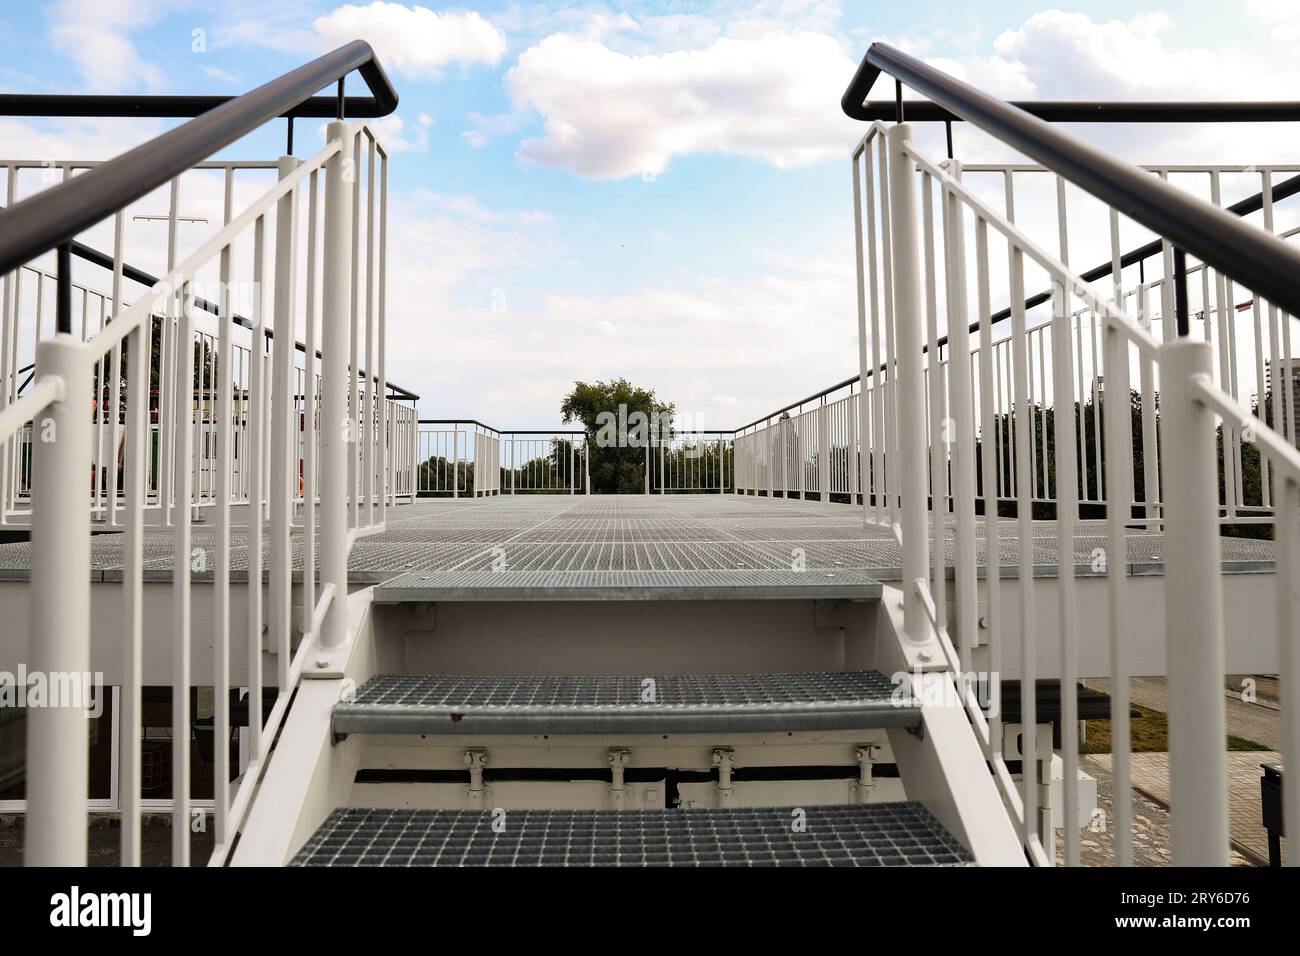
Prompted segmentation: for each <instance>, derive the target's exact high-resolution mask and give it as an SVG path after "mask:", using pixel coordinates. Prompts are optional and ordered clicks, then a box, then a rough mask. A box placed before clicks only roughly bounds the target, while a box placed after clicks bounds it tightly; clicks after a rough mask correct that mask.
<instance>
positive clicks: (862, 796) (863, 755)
mask: <svg viewBox="0 0 1300 956" xmlns="http://www.w3.org/2000/svg"><path fill="white" fill-rule="evenodd" d="M879 756H880V745H879V744H861V745H859V746H858V747H855V748H854V750H853V757H854V759H855V760H857V762H858V779H857V781H856V782H855V783H853V784H852V785H851V787H850V789H851V791H852V792H853V794H854V795H855V796H856V797H857V799H858V803H868V802H870V798H871V794H872V792H873V791H874V790H875V789H876V781H875V779H874V778H873V777H872V775H871V765H872V764H873V763H875V762H876V759H877V758H878V757H879Z"/></svg>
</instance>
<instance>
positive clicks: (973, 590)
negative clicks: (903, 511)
mask: <svg viewBox="0 0 1300 956" xmlns="http://www.w3.org/2000/svg"><path fill="white" fill-rule="evenodd" d="M949 172H950V173H951V175H952V177H953V179H955V180H957V181H958V182H960V181H961V163H960V162H959V161H957V160H950V161H949ZM943 203H944V211H943V229H944V236H945V237H946V240H947V241H946V244H945V246H944V260H945V263H946V264H947V270H946V272H947V285H946V289H947V303H948V342H949V345H950V346H951V348H950V350H949V355H950V356H951V357H950V359H949V369H950V372H949V374H950V376H951V378H952V382H951V386H952V393H951V398H950V399H949V402H950V404H951V407H952V415H953V418H954V421H953V422H952V434H951V439H952V440H951V442H950V447H951V448H952V469H953V475H954V478H955V484H956V493H955V494H954V496H953V503H954V511H955V512H956V516H957V521H956V539H955V541H954V546H955V553H954V562H953V583H954V585H955V587H954V594H955V597H956V625H957V642H958V648H959V651H960V655H959V659H960V661H961V665H962V669H963V670H964V671H969V670H971V668H972V666H973V661H972V656H973V654H974V650H975V645H976V643H977V641H976V639H977V632H978V629H979V604H978V602H979V591H978V588H979V582H978V578H977V576H978V574H979V567H978V563H977V558H976V541H975V493H976V492H975V449H976V435H975V406H974V403H973V401H972V394H973V383H972V375H971V363H970V354H971V348H970V320H969V318H968V316H967V314H966V214H965V206H964V205H963V203H962V202H961V200H960V199H959V198H958V196H957V194H956V193H954V192H952V191H951V190H945V191H944V194H943Z"/></svg>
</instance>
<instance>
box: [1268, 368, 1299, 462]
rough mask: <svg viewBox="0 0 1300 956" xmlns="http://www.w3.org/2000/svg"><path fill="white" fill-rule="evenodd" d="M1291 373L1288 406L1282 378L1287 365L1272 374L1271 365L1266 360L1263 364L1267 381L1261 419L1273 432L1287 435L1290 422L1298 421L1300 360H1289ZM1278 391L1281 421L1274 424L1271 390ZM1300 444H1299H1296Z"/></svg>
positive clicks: (1284, 381)
mask: <svg viewBox="0 0 1300 956" xmlns="http://www.w3.org/2000/svg"><path fill="white" fill-rule="evenodd" d="M1289 364H1290V371H1291V395H1290V399H1291V401H1290V404H1289V405H1288V403H1287V397H1288V396H1287V393H1286V379H1285V378H1284V376H1285V374H1286V371H1287V365H1286V364H1282V365H1281V366H1280V367H1279V368H1278V369H1277V370H1276V372H1274V370H1273V368H1272V366H1271V363H1270V362H1269V361H1267V360H1265V362H1264V377H1265V379H1266V380H1267V381H1268V391H1267V392H1266V393H1265V395H1264V408H1263V410H1262V411H1263V418H1264V421H1265V422H1267V423H1268V425H1269V426H1270V427H1271V428H1273V430H1274V431H1277V432H1280V433H1282V434H1284V435H1285V434H1287V433H1288V431H1287V430H1288V429H1289V428H1290V427H1291V422H1293V421H1300V417H1298V416H1300V358H1292V359H1290V360H1289ZM1275 388H1276V389H1278V390H1279V392H1280V396H1281V409H1282V421H1281V422H1279V423H1275V422H1274V421H1273V390H1274V389H1275ZM1297 444H1300V443H1297Z"/></svg>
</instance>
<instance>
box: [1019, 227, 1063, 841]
mask: <svg viewBox="0 0 1300 956" xmlns="http://www.w3.org/2000/svg"><path fill="white" fill-rule="evenodd" d="M1009 260H1010V261H1009V266H1010V269H1009V271H1010V288H1011V338H1010V339H1009V340H1008V346H1009V348H1010V350H1011V356H1010V357H1011V380H1012V392H1013V395H1012V404H1011V432H1012V435H1013V448H1014V454H1015V461H1014V472H1015V478H1016V481H1015V492H1016V519H1017V520H1016V523H1017V526H1018V527H1017V532H1018V536H1019V539H1020V540H1019V541H1018V542H1017V548H1016V550H1017V552H1018V558H1019V562H1018V563H1019V573H1018V575H1017V580H1016V587H1017V590H1018V591H1019V597H1020V730H1021V734H1020V758H1021V777H1022V786H1023V796H1022V799H1023V801H1024V805H1025V819H1024V841H1025V844H1026V845H1027V846H1028V845H1030V844H1032V843H1033V842H1034V841H1035V840H1036V839H1037V840H1039V841H1041V842H1042V844H1043V847H1044V849H1045V850H1046V851H1047V853H1048V856H1049V858H1050V857H1052V856H1053V853H1052V847H1051V842H1050V840H1049V839H1048V837H1049V834H1048V833H1047V832H1045V831H1044V830H1043V829H1042V828H1040V826H1039V823H1040V821H1039V807H1040V806H1041V805H1042V804H1041V802H1040V800H1039V792H1038V788H1039V783H1038V768H1039V760H1040V755H1039V753H1038V700H1037V687H1036V683H1037V678H1038V647H1037V641H1038V628H1037V626H1036V620H1035V617H1034V504H1033V483H1032V481H1031V480H1030V475H1029V456H1030V453H1031V450H1032V446H1031V444H1030V440H1029V431H1030V429H1031V428H1032V427H1033V417H1032V416H1033V411H1032V409H1031V408H1030V407H1029V355H1028V352H1029V341H1028V336H1027V335H1026V334H1025V267H1024V252H1023V251H1022V250H1021V248H1020V247H1019V246H1018V245H1013V246H1012V248H1011V251H1010V256H1009ZM1049 759H1050V758H1049ZM1049 822H1050V820H1049Z"/></svg>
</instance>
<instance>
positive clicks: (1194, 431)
mask: <svg viewBox="0 0 1300 956" xmlns="http://www.w3.org/2000/svg"><path fill="white" fill-rule="evenodd" d="M1160 367H1161V369H1162V371H1163V374H1162V375H1161V384H1162V385H1163V394H1162V395H1161V402H1160V406H1161V408H1160V411H1161V416H1162V418H1163V422H1162V424H1163V426H1164V434H1165V436H1166V438H1165V441H1163V442H1161V446H1160V452H1161V455H1162V458H1163V460H1162V461H1161V463H1160V464H1161V469H1160V470H1161V474H1162V475H1163V478H1164V504H1165V517H1166V519H1167V520H1166V521H1165V549H1164V551H1165V622H1166V625H1165V626H1166V629H1167V630H1166V634H1167V652H1168V662H1169V663H1168V667H1169V784H1170V790H1169V792H1170V803H1171V805H1172V810H1173V812H1172V815H1171V827H1172V835H1173V850H1174V866H1226V865H1227V863H1228V793H1227V767H1226V757H1225V754H1224V739H1225V734H1226V730H1225V726H1224V725H1225V720H1224V698H1223V674H1224V660H1223V594H1222V590H1221V589H1222V584H1221V581H1220V579H1219V573H1220V568H1219V520H1218V516H1219V489H1218V476H1217V475H1216V473H1215V472H1216V469H1215V466H1214V463H1215V458H1216V455H1217V451H1216V443H1217V438H1216V434H1215V432H1216V428H1215V415H1214V412H1213V411H1211V410H1210V409H1209V408H1208V407H1207V406H1206V405H1203V404H1201V403H1200V402H1199V401H1197V400H1196V398H1195V397H1194V395H1193V394H1192V390H1191V385H1192V381H1193V379H1194V378H1196V377H1197V376H1204V377H1205V378H1206V379H1209V378H1210V375H1211V372H1210V367H1211V366H1210V345H1209V343H1208V342H1197V341H1193V340H1191V339H1190V338H1180V339H1175V340H1173V341H1170V342H1166V343H1165V344H1164V345H1162V346H1160ZM1225 431H1227V429H1225Z"/></svg>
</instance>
